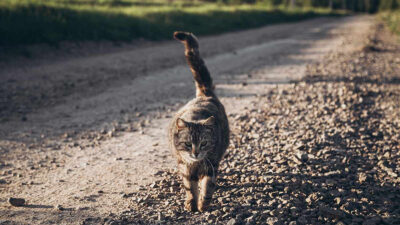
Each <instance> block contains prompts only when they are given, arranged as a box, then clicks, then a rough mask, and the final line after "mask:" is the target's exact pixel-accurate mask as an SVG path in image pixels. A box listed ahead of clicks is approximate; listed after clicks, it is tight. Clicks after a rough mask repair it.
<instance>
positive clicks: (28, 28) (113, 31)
mask: <svg viewBox="0 0 400 225" xmlns="http://www.w3.org/2000/svg"><path fill="white" fill-rule="evenodd" d="M237 3H240V2H237ZM326 15H338V13H336V12H335V13H334V12H332V11H331V10H330V9H328V8H317V7H296V8H288V7H285V5H282V4H278V5H273V4H267V3H265V2H264V3H262V2H261V3H258V4H236V3H224V2H222V1H221V2H197V1H196V2H188V1H185V2H184V1H165V0H164V1H158V0H150V1H146V0H53V1H49V0H2V1H1V2H0V33H1V34H2V35H0V46H17V45H26V44H36V43H49V44H57V43H59V42H60V41H86V40H92V41H97V40H111V41H120V40H122V41H128V40H132V39H137V38H145V39H150V40H159V39H167V38H170V36H171V33H172V32H173V31H175V30H187V31H191V32H195V33H196V34H200V35H202V34H216V33H221V32H226V31H233V30H239V29H248V28H253V27H259V26H263V25H266V24H273V23H282V22H290V21H298V20H302V19H308V18H312V17H317V16H326Z"/></svg>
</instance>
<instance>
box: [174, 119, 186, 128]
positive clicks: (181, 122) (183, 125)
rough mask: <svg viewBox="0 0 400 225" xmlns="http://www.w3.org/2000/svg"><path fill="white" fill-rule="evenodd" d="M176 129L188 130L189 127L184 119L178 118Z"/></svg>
mask: <svg viewBox="0 0 400 225" xmlns="http://www.w3.org/2000/svg"><path fill="white" fill-rule="evenodd" d="M176 127H177V128H178V129H179V130H181V129H184V128H186V127H187V125H186V122H185V121H184V120H183V119H181V118H178V119H177V120H176Z"/></svg>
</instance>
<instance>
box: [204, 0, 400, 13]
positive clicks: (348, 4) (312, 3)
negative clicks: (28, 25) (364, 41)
mask: <svg viewBox="0 0 400 225" xmlns="http://www.w3.org/2000/svg"><path fill="white" fill-rule="evenodd" d="M206 1H220V2H224V3H265V4H269V5H274V6H279V5H285V6H287V7H327V8H332V9H347V10H350V11H354V12H369V13H375V12H377V11H380V10H393V9H399V8H400V0H206Z"/></svg>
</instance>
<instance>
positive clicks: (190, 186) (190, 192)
mask: <svg viewBox="0 0 400 225" xmlns="http://www.w3.org/2000/svg"><path fill="white" fill-rule="evenodd" d="M186 171H187V170H186V169H182V170H181V173H182V178H183V188H185V192H186V201H185V209H186V210H188V211H190V212H195V211H197V198H198V179H196V178H195V177H192V176H190V174H188V173H186Z"/></svg>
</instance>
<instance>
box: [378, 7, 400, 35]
mask: <svg viewBox="0 0 400 225" xmlns="http://www.w3.org/2000/svg"><path fill="white" fill-rule="evenodd" d="M380 17H381V18H382V19H383V21H385V22H386V24H387V25H388V27H389V29H390V30H391V31H392V32H393V33H395V34H397V35H399V37H400V10H396V11H386V12H382V13H381V14H380Z"/></svg>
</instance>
